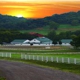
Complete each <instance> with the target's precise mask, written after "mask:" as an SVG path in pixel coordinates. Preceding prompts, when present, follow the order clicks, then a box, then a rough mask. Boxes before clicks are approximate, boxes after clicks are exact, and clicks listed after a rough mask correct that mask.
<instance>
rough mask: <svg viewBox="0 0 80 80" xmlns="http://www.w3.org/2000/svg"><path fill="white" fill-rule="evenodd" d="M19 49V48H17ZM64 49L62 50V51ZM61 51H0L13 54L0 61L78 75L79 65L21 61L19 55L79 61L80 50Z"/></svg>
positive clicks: (65, 49) (65, 48) (79, 71)
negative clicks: (17, 62) (18, 62)
mask: <svg viewBox="0 0 80 80" xmlns="http://www.w3.org/2000/svg"><path fill="white" fill-rule="evenodd" d="M19 48H20V47H19ZM62 49H64V50H62ZM62 49H61V50H60V49H57V50H56V49H51V50H40V51H39V50H37V49H34V48H33V49H31V50H21V49H19V50H4V49H3V50H0V53H1V52H3V53H4V54H5V53H13V54H12V58H4V57H3V58H2V57H0V59H5V60H10V61H20V62H24V63H27V64H33V65H37V66H42V67H48V68H52V69H58V70H63V71H65V72H71V73H74V74H78V75H80V65H77V64H76V65H75V64H67V63H57V62H50V61H49V62H45V61H39V60H38V61H37V60H29V59H28V60H25V59H21V54H25V55H34V56H48V57H64V58H66V57H68V58H76V59H80V50H73V49H68V48H67V47H62Z"/></svg>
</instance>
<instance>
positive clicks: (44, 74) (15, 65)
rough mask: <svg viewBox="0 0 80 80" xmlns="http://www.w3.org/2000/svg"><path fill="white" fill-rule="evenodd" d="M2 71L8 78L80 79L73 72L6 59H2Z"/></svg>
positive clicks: (33, 79)
mask: <svg viewBox="0 0 80 80" xmlns="http://www.w3.org/2000/svg"><path fill="white" fill-rule="evenodd" d="M0 71H1V72H2V73H4V76H5V77H6V78H7V80H80V76H78V75H74V74H71V73H66V72H62V71H59V70H52V69H48V68H41V67H37V66H33V65H29V64H25V63H21V62H10V61H5V60H0Z"/></svg>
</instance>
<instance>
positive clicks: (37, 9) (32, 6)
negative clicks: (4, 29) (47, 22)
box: [0, 2, 80, 18]
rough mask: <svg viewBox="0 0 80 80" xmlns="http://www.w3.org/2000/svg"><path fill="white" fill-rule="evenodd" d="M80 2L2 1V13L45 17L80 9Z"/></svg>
mask: <svg viewBox="0 0 80 80" xmlns="http://www.w3.org/2000/svg"><path fill="white" fill-rule="evenodd" d="M79 5H80V2H53V3H24V2H23V3H21V2H5V3H4V2H1V3H0V13H1V14H7V15H11V16H17V15H23V17H26V18H43V17H46V16H51V15H53V14H61V13H65V12H70V11H78V10H80V6H79Z"/></svg>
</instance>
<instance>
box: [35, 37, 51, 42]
mask: <svg viewBox="0 0 80 80" xmlns="http://www.w3.org/2000/svg"><path fill="white" fill-rule="evenodd" d="M36 39H37V40H39V41H41V42H50V41H51V40H50V39H48V38H46V37H38V38H36Z"/></svg>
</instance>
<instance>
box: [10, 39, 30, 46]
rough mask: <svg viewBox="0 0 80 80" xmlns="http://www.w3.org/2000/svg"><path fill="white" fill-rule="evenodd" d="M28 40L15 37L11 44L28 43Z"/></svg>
mask: <svg viewBox="0 0 80 80" xmlns="http://www.w3.org/2000/svg"><path fill="white" fill-rule="evenodd" d="M29 43H30V40H28V39H16V40H13V41H12V42H11V44H15V45H16V44H29Z"/></svg>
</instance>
